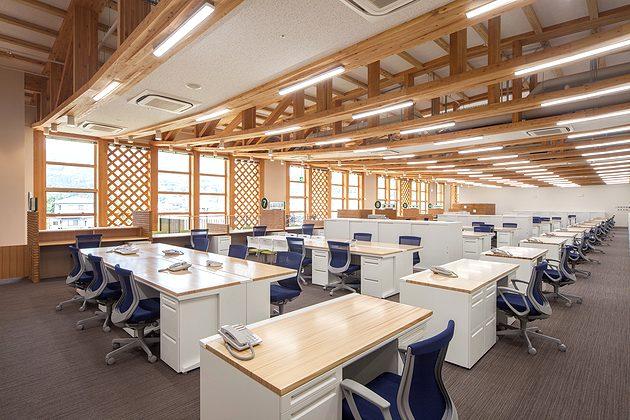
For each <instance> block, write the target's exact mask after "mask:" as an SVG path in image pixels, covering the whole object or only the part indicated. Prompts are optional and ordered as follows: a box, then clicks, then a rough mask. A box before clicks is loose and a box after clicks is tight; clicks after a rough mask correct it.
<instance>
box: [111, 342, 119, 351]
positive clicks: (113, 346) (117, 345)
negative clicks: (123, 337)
mask: <svg viewBox="0 0 630 420" xmlns="http://www.w3.org/2000/svg"><path fill="white" fill-rule="evenodd" d="M119 348H120V343H112V349H113V350H116V349H119Z"/></svg>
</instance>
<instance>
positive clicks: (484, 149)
mask: <svg viewBox="0 0 630 420" xmlns="http://www.w3.org/2000/svg"><path fill="white" fill-rule="evenodd" d="M501 149H503V146H491V147H478V148H476V149H467V150H460V151H459V152H457V153H459V154H460V155H467V154H469V153H483V152H494V151H495V150H501ZM513 156H516V155H513Z"/></svg>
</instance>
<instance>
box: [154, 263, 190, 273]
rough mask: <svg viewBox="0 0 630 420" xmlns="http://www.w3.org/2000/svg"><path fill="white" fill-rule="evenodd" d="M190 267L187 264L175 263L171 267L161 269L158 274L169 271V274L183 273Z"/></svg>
mask: <svg viewBox="0 0 630 420" xmlns="http://www.w3.org/2000/svg"><path fill="white" fill-rule="evenodd" d="M191 266H192V264H190V263H189V262H186V261H180V262H176V263H174V264H171V265H169V266H168V267H166V268H162V269H160V270H158V271H159V272H160V273H162V272H164V271H170V272H177V271H184V270H188V269H189V268H190V267H191Z"/></svg>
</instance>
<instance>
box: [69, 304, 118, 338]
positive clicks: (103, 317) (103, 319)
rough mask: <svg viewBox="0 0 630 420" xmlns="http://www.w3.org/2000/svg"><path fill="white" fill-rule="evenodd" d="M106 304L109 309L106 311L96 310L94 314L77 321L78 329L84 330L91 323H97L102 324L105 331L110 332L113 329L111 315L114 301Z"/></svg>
mask: <svg viewBox="0 0 630 420" xmlns="http://www.w3.org/2000/svg"><path fill="white" fill-rule="evenodd" d="M105 305H106V307H107V310H106V311H105V312H103V311H96V312H94V316H92V317H89V318H85V319H81V320H79V321H77V324H76V328H77V330H79V331H82V330H84V329H85V328H86V327H87V326H88V325H90V324H95V325H98V324H102V326H101V328H102V329H103V331H104V332H110V331H111V330H112V328H111V315H112V305H113V302H112V303H109V302H108V303H106V304H105Z"/></svg>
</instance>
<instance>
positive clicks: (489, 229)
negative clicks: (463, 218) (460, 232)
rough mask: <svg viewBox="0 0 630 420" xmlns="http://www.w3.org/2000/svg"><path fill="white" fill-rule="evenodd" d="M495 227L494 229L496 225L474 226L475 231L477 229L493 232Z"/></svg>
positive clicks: (478, 230) (477, 230)
mask: <svg viewBox="0 0 630 420" xmlns="http://www.w3.org/2000/svg"><path fill="white" fill-rule="evenodd" d="M493 229H494V226H491V225H481V226H475V227H474V228H473V231H475V232H492V230H493Z"/></svg>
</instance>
